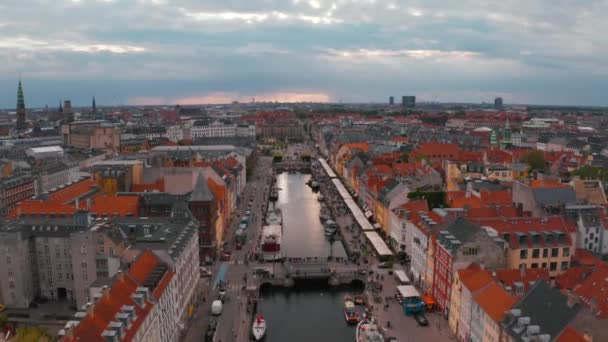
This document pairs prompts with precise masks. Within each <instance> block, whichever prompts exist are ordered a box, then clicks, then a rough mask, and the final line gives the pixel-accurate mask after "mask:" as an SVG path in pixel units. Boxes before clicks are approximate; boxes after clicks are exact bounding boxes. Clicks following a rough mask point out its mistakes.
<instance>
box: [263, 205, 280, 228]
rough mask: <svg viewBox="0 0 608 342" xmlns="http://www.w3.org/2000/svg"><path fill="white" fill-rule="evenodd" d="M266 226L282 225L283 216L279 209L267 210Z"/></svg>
mask: <svg viewBox="0 0 608 342" xmlns="http://www.w3.org/2000/svg"><path fill="white" fill-rule="evenodd" d="M266 224H267V225H269V226H281V225H282V224H283V214H282V212H281V209H279V208H275V209H272V210H270V209H269V210H268V213H267V214H266Z"/></svg>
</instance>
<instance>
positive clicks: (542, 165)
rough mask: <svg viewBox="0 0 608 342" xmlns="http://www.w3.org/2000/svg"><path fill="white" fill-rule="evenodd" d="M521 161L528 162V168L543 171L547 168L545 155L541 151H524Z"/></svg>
mask: <svg viewBox="0 0 608 342" xmlns="http://www.w3.org/2000/svg"><path fill="white" fill-rule="evenodd" d="M521 162H523V163H526V164H528V166H529V167H530V169H532V170H536V171H544V170H545V169H546V168H547V161H546V160H545V155H544V154H543V152H541V151H532V152H529V153H526V154H525V155H524V156H523V157H522V158H521Z"/></svg>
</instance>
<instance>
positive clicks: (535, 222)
mask: <svg viewBox="0 0 608 342" xmlns="http://www.w3.org/2000/svg"><path fill="white" fill-rule="evenodd" d="M472 221H473V222H475V223H478V224H479V225H481V226H490V227H492V228H494V229H496V230H497V231H498V233H499V234H501V235H502V234H504V233H509V240H510V241H508V242H509V245H510V246H511V248H519V245H520V242H519V240H518V237H517V236H516V234H515V233H518V232H519V233H524V234H526V235H525V241H524V243H525V244H526V245H527V246H529V247H530V248H531V247H532V241H531V240H532V238H531V236H530V235H529V234H527V233H529V232H537V233H539V241H538V243H539V245H540V246H545V247H552V246H553V247H557V246H567V245H571V238H570V234H569V228H568V224H566V222H565V221H564V220H563V218H561V217H560V216H551V217H545V218H532V217H512V218H500V217H497V218H482V219H473V220H472ZM543 231H544V232H553V231H559V232H561V233H564V236H563V240H562V242H557V241H556V239H555V238H553V240H552V241H551V242H548V241H545V237H544V235H543V234H541V232H543Z"/></svg>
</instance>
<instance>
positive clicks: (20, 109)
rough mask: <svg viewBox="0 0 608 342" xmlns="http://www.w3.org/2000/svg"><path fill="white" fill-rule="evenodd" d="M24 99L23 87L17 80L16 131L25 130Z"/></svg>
mask: <svg viewBox="0 0 608 342" xmlns="http://www.w3.org/2000/svg"><path fill="white" fill-rule="evenodd" d="M25 112H26V110H25V98H24V97H23V86H22V85H21V80H19V86H18V87H17V124H16V128H17V130H22V129H25V128H27V126H26V122H25Z"/></svg>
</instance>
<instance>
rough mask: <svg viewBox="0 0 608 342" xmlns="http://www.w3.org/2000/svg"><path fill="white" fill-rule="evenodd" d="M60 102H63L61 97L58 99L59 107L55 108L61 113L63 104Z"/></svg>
mask: <svg viewBox="0 0 608 342" xmlns="http://www.w3.org/2000/svg"><path fill="white" fill-rule="evenodd" d="M61 102H63V101H62V100H61V99H59V109H57V111H58V112H59V113H63V104H62V103H61Z"/></svg>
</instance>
